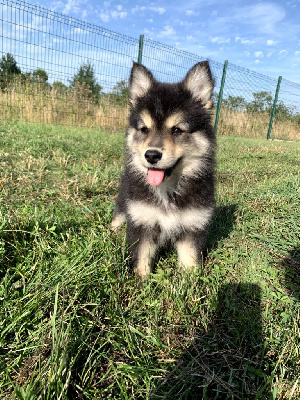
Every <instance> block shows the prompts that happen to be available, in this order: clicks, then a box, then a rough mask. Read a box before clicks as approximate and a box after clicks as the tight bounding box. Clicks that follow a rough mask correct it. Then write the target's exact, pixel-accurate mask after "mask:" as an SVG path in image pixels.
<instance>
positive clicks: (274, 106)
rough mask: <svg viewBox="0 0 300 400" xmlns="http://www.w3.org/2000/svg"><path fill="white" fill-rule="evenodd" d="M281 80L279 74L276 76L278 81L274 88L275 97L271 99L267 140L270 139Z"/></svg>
mask: <svg viewBox="0 0 300 400" xmlns="http://www.w3.org/2000/svg"><path fill="white" fill-rule="evenodd" d="M281 80H282V76H280V77H279V78H278V82H277V88H276V93H275V98H274V101H273V107H272V112H271V117H270V122H269V129H268V133H267V139H268V140H269V139H270V136H271V131H272V125H273V119H274V115H275V111H276V104H277V100H278V94H279V90H280V84H281Z"/></svg>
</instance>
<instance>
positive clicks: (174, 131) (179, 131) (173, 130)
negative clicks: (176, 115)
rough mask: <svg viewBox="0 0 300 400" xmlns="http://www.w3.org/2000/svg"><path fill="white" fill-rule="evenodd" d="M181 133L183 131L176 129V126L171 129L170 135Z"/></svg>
mask: <svg viewBox="0 0 300 400" xmlns="http://www.w3.org/2000/svg"><path fill="white" fill-rule="evenodd" d="M182 132H183V130H182V129H180V128H178V126H173V128H172V133H177V134H179V133H182Z"/></svg>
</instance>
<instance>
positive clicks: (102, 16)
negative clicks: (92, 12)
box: [99, 10, 110, 22]
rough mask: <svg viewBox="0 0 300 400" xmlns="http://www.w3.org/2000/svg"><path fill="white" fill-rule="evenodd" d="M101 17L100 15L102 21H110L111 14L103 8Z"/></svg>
mask: <svg viewBox="0 0 300 400" xmlns="http://www.w3.org/2000/svg"><path fill="white" fill-rule="evenodd" d="M99 17H100V19H101V21H103V22H108V21H109V20H110V16H109V14H108V13H107V12H105V11H102V10H101V11H100V14H99Z"/></svg>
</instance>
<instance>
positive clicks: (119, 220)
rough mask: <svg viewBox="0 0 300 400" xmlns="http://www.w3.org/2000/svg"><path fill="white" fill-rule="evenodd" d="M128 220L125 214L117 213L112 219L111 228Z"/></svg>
mask: <svg viewBox="0 0 300 400" xmlns="http://www.w3.org/2000/svg"><path fill="white" fill-rule="evenodd" d="M125 221H126V217H125V214H118V215H115V216H114V217H113V219H112V221H111V224H110V228H111V229H116V228H118V227H119V226H121V225H122V224H123V223H124V222H125Z"/></svg>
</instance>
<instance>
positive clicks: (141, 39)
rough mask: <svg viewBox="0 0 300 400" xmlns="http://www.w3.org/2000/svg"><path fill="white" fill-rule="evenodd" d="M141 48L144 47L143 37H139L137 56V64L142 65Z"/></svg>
mask: <svg viewBox="0 0 300 400" xmlns="http://www.w3.org/2000/svg"><path fill="white" fill-rule="evenodd" d="M143 46H144V35H140V41H139V56H138V63H139V64H141V63H142V57H143Z"/></svg>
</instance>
